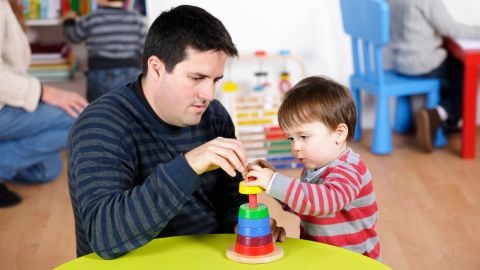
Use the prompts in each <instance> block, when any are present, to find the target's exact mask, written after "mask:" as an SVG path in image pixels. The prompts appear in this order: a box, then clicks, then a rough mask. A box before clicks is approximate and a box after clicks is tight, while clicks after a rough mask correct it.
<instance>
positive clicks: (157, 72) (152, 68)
mask: <svg viewBox="0 0 480 270" xmlns="http://www.w3.org/2000/svg"><path fill="white" fill-rule="evenodd" d="M147 64H148V73H149V76H151V77H152V78H153V79H154V80H158V79H159V78H161V77H162V75H163V74H164V72H165V71H166V70H165V65H164V64H163V61H162V60H160V58H158V57H157V56H155V55H152V56H150V57H149V58H148V59H147Z"/></svg>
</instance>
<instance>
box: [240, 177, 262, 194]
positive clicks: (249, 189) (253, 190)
mask: <svg viewBox="0 0 480 270" xmlns="http://www.w3.org/2000/svg"><path fill="white" fill-rule="evenodd" d="M245 182H246V181H245V180H244V181H242V182H240V185H239V186H238V192H240V194H258V193H262V192H263V191H264V190H263V188H261V187H259V186H246V185H245Z"/></svg>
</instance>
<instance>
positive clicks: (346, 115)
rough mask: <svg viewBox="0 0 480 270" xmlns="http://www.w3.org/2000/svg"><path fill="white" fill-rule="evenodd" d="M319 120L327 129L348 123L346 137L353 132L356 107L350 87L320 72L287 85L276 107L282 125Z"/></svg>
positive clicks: (350, 135)
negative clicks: (290, 86) (286, 89)
mask: <svg viewBox="0 0 480 270" xmlns="http://www.w3.org/2000/svg"><path fill="white" fill-rule="evenodd" d="M313 121H320V122H322V123H324V124H325V125H326V126H327V127H328V128H330V129H331V130H335V129H336V128H337V126H338V125H339V124H341V123H345V124H346V125H347V127H348V135H347V141H350V140H351V139H352V138H353V134H355V125H356V124H357V110H356V107H355V102H354V100H353V97H352V94H351V92H350V90H349V89H348V88H347V87H345V86H343V85H341V84H339V83H337V82H335V81H333V80H331V79H329V78H327V77H324V76H312V77H307V78H305V79H303V80H301V81H300V82H298V83H297V84H295V85H294V86H293V88H292V89H290V90H289V91H288V92H287V93H286V94H285V96H284V97H283V100H282V104H281V105H280V108H279V110H278V123H279V124H280V127H281V128H282V129H286V128H293V127H297V126H299V125H300V124H304V123H311V122H313Z"/></svg>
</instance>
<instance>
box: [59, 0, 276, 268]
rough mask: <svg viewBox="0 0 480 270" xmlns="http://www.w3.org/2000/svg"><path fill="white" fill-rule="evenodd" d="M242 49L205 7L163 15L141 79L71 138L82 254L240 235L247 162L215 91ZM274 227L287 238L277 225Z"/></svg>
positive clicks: (107, 101)
mask: <svg viewBox="0 0 480 270" xmlns="http://www.w3.org/2000/svg"><path fill="white" fill-rule="evenodd" d="M236 55H237V50H236V48H235V45H234V44H233V42H232V40H231V37H230V35H229V33H228V32H227V30H226V29H225V27H224V26H223V24H222V23H221V22H220V21H219V20H218V19H217V18H215V17H213V16H212V15H211V14H209V13H208V12H206V11H205V10H203V9H201V8H198V7H193V6H179V7H176V8H173V9H171V10H170V11H167V12H163V13H162V14H160V16H159V17H158V18H157V19H156V20H155V22H154V23H153V24H152V26H151V27H150V29H149V32H148V34H147V38H146V40H145V49H144V55H143V73H142V75H141V76H140V77H139V79H138V81H136V82H133V83H130V84H129V85H127V86H125V87H123V88H121V89H118V90H114V91H111V92H109V93H107V94H106V95H104V96H102V97H101V98H99V99H97V100H96V101H95V102H94V103H92V104H91V105H90V106H89V107H87V109H86V110H85V112H84V113H83V114H82V115H81V116H80V117H79V118H78V120H77V122H76V124H75V126H74V128H73V129H72V132H71V134H70V140H69V162H68V165H69V188H70V196H71V199H72V205H73V210H74V215H75V226H76V238H77V255H78V256H81V255H84V254H87V253H89V252H92V251H95V252H96V253H97V254H98V255H100V256H101V257H103V258H107V259H110V258H115V257H118V256H120V255H122V254H124V253H126V252H128V251H131V250H133V249H136V248H138V247H140V246H143V245H145V244H146V243H148V242H149V241H150V240H152V239H154V238H156V237H165V236H173V235H186V234H204V233H216V232H233V231H234V227H235V226H236V222H237V214H238V208H239V206H240V205H241V204H242V203H245V202H246V199H247V196H244V195H240V194H239V193H238V183H239V181H240V180H241V179H242V176H241V174H240V173H241V172H243V171H244V169H245V167H246V166H247V164H246V159H247V158H246V155H245V150H244V148H243V146H242V144H241V143H240V142H239V141H238V140H236V139H235V132H234V126H233V123H232V121H231V119H230V117H229V116H228V114H227V112H226V110H225V108H223V107H222V105H221V104H220V103H219V102H218V101H216V100H214V99H213V96H214V92H215V85H216V83H217V82H218V81H219V80H220V79H221V78H222V76H223V71H224V66H225V62H226V60H227V57H229V56H236ZM272 233H273V237H274V240H276V239H277V238H278V239H279V240H283V239H284V238H285V231H284V230H283V228H277V227H276V226H275V222H272Z"/></svg>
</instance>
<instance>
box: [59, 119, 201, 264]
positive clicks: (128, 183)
mask: <svg viewBox="0 0 480 270" xmlns="http://www.w3.org/2000/svg"><path fill="white" fill-rule="evenodd" d="M93 114H99V115H101V114H104V115H105V111H102V110H96V111H95V112H94V113H93ZM90 115H91V114H90ZM118 119H119V117H111V119H102V117H90V118H82V117H81V118H80V119H79V120H78V122H77V124H76V125H75V126H74V128H73V130H72V132H71V136H70V140H69V151H68V153H69V156H68V159H69V185H70V193H71V196H72V203H73V205H74V209H75V210H76V214H77V215H78V217H77V220H80V223H81V228H82V229H83V231H84V232H85V236H86V240H87V241H88V243H89V245H90V247H91V248H92V250H93V251H94V252H95V253H97V254H98V255H99V256H101V257H102V258H106V259H112V258H116V257H118V256H121V255H122V254H125V253H127V252H129V251H131V250H134V249H136V248H138V247H141V246H143V245H145V244H147V243H148V242H149V241H151V240H152V239H154V238H155V237H156V236H157V235H158V234H159V232H161V231H162V230H163V228H164V227H165V226H166V225H167V224H168V222H169V221H170V220H171V219H172V218H173V217H175V216H176V214H177V213H178V212H179V211H180V210H181V209H182V208H183V206H184V205H185V203H186V202H187V201H188V200H189V199H190V198H191V194H192V193H193V191H194V190H195V189H196V187H197V185H198V179H199V178H198V175H197V174H196V173H195V172H194V171H193V170H192V169H191V168H190V166H189V165H188V163H187V162H186V160H185V158H184V156H183V155H180V156H177V157H176V158H174V159H173V160H171V161H169V162H166V163H160V164H158V165H157V166H156V168H155V171H154V173H153V174H151V175H147V176H143V175H138V170H137V166H138V164H139V163H140V161H139V159H140V158H141V157H139V156H137V155H136V146H135V144H134V142H133V141H132V137H130V136H129V135H128V133H126V132H124V130H123V129H122V125H121V124H119V123H118ZM143 177H145V180H144V181H143V179H141V178H143ZM138 181H140V182H143V183H141V184H139V182H138Z"/></svg>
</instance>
